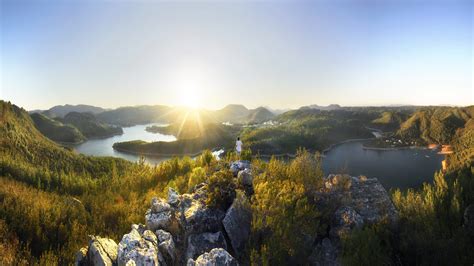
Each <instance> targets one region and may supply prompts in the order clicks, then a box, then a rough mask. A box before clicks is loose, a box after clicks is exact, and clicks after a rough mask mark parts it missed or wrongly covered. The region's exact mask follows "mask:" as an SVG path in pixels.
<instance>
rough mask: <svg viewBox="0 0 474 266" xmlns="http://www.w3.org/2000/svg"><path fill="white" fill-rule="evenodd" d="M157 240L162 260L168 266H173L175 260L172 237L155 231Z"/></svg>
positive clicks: (166, 233)
mask: <svg viewBox="0 0 474 266" xmlns="http://www.w3.org/2000/svg"><path fill="white" fill-rule="evenodd" d="M155 234H156V237H157V238H158V250H159V251H160V253H162V254H163V258H164V260H165V262H166V264H168V265H174V264H175V259H176V247H175V245H174V241H173V236H172V235H171V234H170V233H168V232H166V231H163V230H158V231H156V233H155Z"/></svg>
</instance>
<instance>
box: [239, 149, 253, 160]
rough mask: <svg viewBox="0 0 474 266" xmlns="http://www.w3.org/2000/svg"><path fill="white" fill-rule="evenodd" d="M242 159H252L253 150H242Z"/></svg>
mask: <svg viewBox="0 0 474 266" xmlns="http://www.w3.org/2000/svg"><path fill="white" fill-rule="evenodd" d="M240 160H245V161H252V150H251V149H243V150H242V152H241V153H240Z"/></svg>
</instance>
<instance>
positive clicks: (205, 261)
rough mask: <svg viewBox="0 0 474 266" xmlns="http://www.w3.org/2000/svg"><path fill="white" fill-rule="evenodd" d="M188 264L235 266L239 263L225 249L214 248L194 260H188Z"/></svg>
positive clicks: (194, 265) (198, 265) (197, 265)
mask: <svg viewBox="0 0 474 266" xmlns="http://www.w3.org/2000/svg"><path fill="white" fill-rule="evenodd" d="M187 265H188V266H237V265H239V263H238V262H237V260H236V259H234V258H233V257H232V256H231V255H230V254H229V253H228V252H227V251H226V250H225V249H222V248H215V249H213V250H211V251H210V252H208V253H204V254H202V255H201V256H199V257H198V258H197V259H196V260H192V259H190V260H188V263H187Z"/></svg>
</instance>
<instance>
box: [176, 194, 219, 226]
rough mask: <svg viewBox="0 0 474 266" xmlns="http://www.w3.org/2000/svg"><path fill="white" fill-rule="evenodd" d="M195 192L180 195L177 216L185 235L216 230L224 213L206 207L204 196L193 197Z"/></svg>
mask: <svg viewBox="0 0 474 266" xmlns="http://www.w3.org/2000/svg"><path fill="white" fill-rule="evenodd" d="M195 197H196V194H183V195H181V197H180V203H179V206H178V212H177V217H179V224H180V228H181V230H183V231H184V232H185V234H186V235H190V234H197V233H203V232H217V231H219V230H220V229H221V221H222V219H223V218H224V215H225V213H224V212H223V211H221V210H218V209H213V208H208V207H207V206H206V204H205V203H204V198H197V199H196V198H195Z"/></svg>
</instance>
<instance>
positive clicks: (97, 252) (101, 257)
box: [76, 236, 117, 266]
mask: <svg viewBox="0 0 474 266" xmlns="http://www.w3.org/2000/svg"><path fill="white" fill-rule="evenodd" d="M89 237H90V240H89V248H88V251H87V262H88V264H91V265H97V266H103V265H113V264H115V263H116V261H117V243H115V241H113V240H112V239H108V238H101V237H98V236H97V237H96V236H89ZM82 251H83V250H82ZM76 255H77V254H76ZM76 258H77V257H76Z"/></svg>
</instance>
